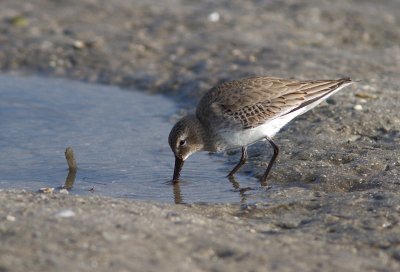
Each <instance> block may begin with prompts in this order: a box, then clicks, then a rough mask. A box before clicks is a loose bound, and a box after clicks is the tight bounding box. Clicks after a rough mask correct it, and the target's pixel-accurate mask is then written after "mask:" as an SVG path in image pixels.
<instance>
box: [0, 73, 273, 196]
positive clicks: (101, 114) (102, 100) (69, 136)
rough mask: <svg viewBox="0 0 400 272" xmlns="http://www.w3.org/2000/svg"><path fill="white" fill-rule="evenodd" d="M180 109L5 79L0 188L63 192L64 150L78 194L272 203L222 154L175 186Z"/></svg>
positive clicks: (199, 157)
mask: <svg viewBox="0 0 400 272" xmlns="http://www.w3.org/2000/svg"><path fill="white" fill-rule="evenodd" d="M178 110H179V109H178V107H177V105H176V104H175V103H174V102H173V101H171V100H169V99H167V98H165V97H162V96H150V95H145V94H143V93H140V92H135V91H124V90H121V89H119V88H116V87H109V86H100V85H93V84H85V83H80V82H75V81H68V80H64V79H46V78H39V77H28V78H20V77H12V76H0V154H1V163H0V188H24V189H28V190H34V191H36V190H38V189H39V188H41V187H60V186H62V185H63V184H64V182H65V180H66V177H67V175H68V170H67V164H66V160H65V157H64V151H65V148H66V147H68V146H71V147H72V148H73V149H74V153H75V158H76V160H77V164H78V172H77V175H76V179H75V182H74V185H73V187H72V189H71V190H70V192H71V193H74V194H100V195H107V196H114V197H126V198H132V199H142V200H154V201H161V202H179V203H181V202H185V203H191V202H239V201H242V202H253V201H266V200H267V199H264V196H265V195H264V194H263V192H264V191H265V190H266V189H265V188H263V187H261V186H260V184H259V183H258V181H257V180H256V179H255V178H252V177H248V176H245V175H240V174H239V175H238V180H240V187H241V188H251V190H247V189H242V190H241V189H239V188H238V185H237V184H235V183H234V182H230V181H229V180H228V179H227V178H226V177H225V175H226V174H227V173H228V172H229V170H230V168H232V167H233V165H228V164H227V163H226V158H224V156H223V155H209V154H207V153H199V154H195V155H193V156H191V157H190V158H189V159H188V161H187V162H186V163H185V166H184V168H183V172H182V182H180V184H179V185H175V186H173V185H172V184H171V182H170V180H171V177H172V172H173V166H174V157H173V155H172V152H171V151H170V148H169V146H168V143H167V137H168V133H169V131H170V129H171V127H172V125H173V120H172V119H173V118H172V116H174V114H175V113H176V112H177V111H178Z"/></svg>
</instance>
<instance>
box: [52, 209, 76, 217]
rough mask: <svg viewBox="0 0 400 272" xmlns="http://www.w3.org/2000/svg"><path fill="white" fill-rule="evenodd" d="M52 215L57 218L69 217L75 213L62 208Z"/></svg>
mask: <svg viewBox="0 0 400 272" xmlns="http://www.w3.org/2000/svg"><path fill="white" fill-rule="evenodd" d="M54 216H55V217H57V218H69V217H74V216H75V213H74V212H73V211H72V210H62V211H59V212H57V213H56V214H55V215H54Z"/></svg>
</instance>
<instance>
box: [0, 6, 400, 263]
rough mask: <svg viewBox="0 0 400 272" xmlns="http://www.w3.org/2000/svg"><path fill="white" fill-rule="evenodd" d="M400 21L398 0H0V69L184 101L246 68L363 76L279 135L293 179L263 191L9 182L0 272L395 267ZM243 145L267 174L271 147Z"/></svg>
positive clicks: (281, 172)
mask: <svg viewBox="0 0 400 272" xmlns="http://www.w3.org/2000/svg"><path fill="white" fill-rule="evenodd" d="M398 18H400V4H399V2H398V1H396V0H388V1H361V0H359V1H351V2H350V1H335V2H334V3H332V2H331V1H317V0H313V1H307V2H300V1H289V0H287V1H246V2H243V1H221V2H219V3H218V4H215V3H212V2H202V3H198V2H196V1H176V0H167V1H163V2H162V3H161V4H160V3H158V1H126V0H124V1H123V0H117V1H112V2H110V1H100V0H86V1H68V2H63V1H45V0H38V1H34V2H31V3H22V2H20V1H11V0H5V1H2V3H1V9H0V20H1V22H2V24H1V25H0V43H1V50H0V69H1V70H2V71H3V72H4V73H13V74H39V75H45V76H57V77H67V78H72V79H77V80H83V81H87V82H96V83H103V84H111V85H118V86H122V87H123V88H126V89H129V88H132V89H133V88H135V89H141V90H143V91H146V92H149V93H160V94H166V95H169V96H171V97H173V98H174V99H176V100H177V101H179V102H180V103H181V104H182V105H183V107H185V108H191V107H193V106H194V105H195V103H196V102H197V100H198V99H199V97H200V96H201V95H202V94H203V93H204V92H205V91H206V90H207V89H208V88H209V87H211V86H213V85H214V84H216V83H218V82H221V81H224V80H228V79H234V78H240V77H245V76H248V75H271V76H284V77H296V78H299V79H315V78H338V77H343V76H349V77H351V78H353V79H355V80H359V82H358V83H357V84H355V85H354V86H352V87H349V88H347V89H345V90H343V91H341V92H340V93H338V94H337V95H335V96H334V97H333V98H331V99H329V100H328V103H326V104H325V105H322V106H320V107H318V108H317V109H315V110H313V111H311V112H310V113H307V114H306V115H304V116H302V117H300V118H298V119H296V121H294V122H292V123H291V124H290V125H289V126H288V127H287V128H286V129H284V130H283V131H282V132H281V133H280V134H279V135H278V136H277V137H276V141H277V143H278V144H279V145H280V147H281V151H282V154H281V156H280V157H279V159H278V161H277V164H276V165H275V166H274V169H273V172H272V174H271V179H270V180H271V182H273V183H275V184H279V185H282V186H283V187H284V188H283V189H282V190H281V191H280V192H274V193H271V195H270V197H271V201H270V202H269V203H265V204H259V205H251V206H247V205H242V206H241V205H240V204H224V205H168V204H158V203H151V202H136V201H129V200H120V199H111V198H102V197H97V196H96V197H79V196H70V195H60V194H53V195H43V194H36V193H27V192H22V191H2V192H0V198H1V201H0V202H1V203H2V209H0V213H1V214H0V253H1V254H0V271H26V270H27V269H28V268H29V269H30V270H42V271H54V270H67V269H69V270H86V271H88V270H93V269H94V268H96V269H98V270H99V271H109V270H110V269H115V270H119V271H124V270H127V271H128V270H135V269H136V270H146V271H156V270H157V271H158V270H160V269H163V270H168V271H177V270H178V271H179V270H180V271H187V270H194V271H197V270H198V271H203V270H214V271H224V270H232V271H243V270H253V271H265V270H274V269H275V270H280V271H295V270H296V271H298V270H324V271H334V270H335V271H337V270H342V271H360V270H366V271H397V270H399V266H400V240H399V237H400V233H399V232H400V226H399V217H400V203H399V199H400V190H399V184H400V175H399V173H400V160H399V158H400V148H399V146H400V140H399V139H400V137H399V136H400V130H399V128H400V113H399V111H398V101H400V100H399V99H400V93H399V87H400V80H399V77H398V75H399V73H400V59H399V56H400V47H399V44H400V20H399V19H398ZM249 154H250V163H249V164H248V165H246V168H245V169H244V170H245V171H246V170H247V171H249V172H251V173H253V174H254V175H255V176H258V175H260V174H262V172H263V170H264V168H265V166H266V162H267V161H268V158H269V156H270V155H271V151H270V150H269V148H266V147H265V146H264V144H263V143H260V144H257V145H255V146H253V147H252V148H250V150H249ZM239 155H240V154H239V153H237V154H229V155H228V154H227V155H226V158H227V160H229V161H231V162H232V165H233V164H234V162H236V161H237V159H238V157H239ZM78 163H79V162H78ZM63 210H71V211H72V212H73V213H71V212H63V213H60V212H61V211H63ZM60 216H61V217H60ZM62 216H71V217H67V218H63V217H62Z"/></svg>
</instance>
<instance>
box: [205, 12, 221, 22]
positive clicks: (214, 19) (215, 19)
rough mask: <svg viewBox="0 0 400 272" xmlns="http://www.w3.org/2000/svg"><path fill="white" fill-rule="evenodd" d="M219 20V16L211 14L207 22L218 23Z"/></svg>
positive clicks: (216, 13)
mask: <svg viewBox="0 0 400 272" xmlns="http://www.w3.org/2000/svg"><path fill="white" fill-rule="evenodd" d="M220 18H221V16H220V15H219V13H218V12H213V13H210V14H209V15H208V20H209V21H210V22H213V23H215V22H218V21H219V19H220Z"/></svg>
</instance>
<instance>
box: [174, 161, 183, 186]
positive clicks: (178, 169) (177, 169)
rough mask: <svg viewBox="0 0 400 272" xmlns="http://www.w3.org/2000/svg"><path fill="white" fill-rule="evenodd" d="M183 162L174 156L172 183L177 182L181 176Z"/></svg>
mask: <svg viewBox="0 0 400 272" xmlns="http://www.w3.org/2000/svg"><path fill="white" fill-rule="evenodd" d="M184 162H185V161H184V160H183V159H181V158H179V157H177V156H175V169H174V177H173V178H172V182H173V183H176V182H178V181H179V176H180V175H181V170H182V167H183V163H184Z"/></svg>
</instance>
